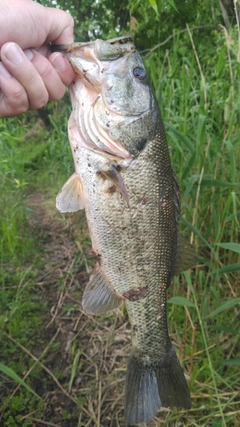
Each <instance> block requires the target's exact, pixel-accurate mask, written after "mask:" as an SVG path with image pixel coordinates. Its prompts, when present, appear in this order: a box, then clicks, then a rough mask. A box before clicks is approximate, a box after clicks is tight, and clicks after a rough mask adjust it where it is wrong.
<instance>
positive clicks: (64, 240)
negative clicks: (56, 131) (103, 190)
mask: <svg viewBox="0 0 240 427" xmlns="http://www.w3.org/2000/svg"><path fill="white" fill-rule="evenodd" d="M28 205H29V207H30V208H31V210H32V216H31V221H30V223H31V227H32V228H33V230H34V232H35V233H37V234H38V235H39V236H40V237H39V243H40V246H41V249H42V253H43V257H44V264H45V265H44V267H43V269H42V270H41V271H40V272H39V278H38V282H37V285H38V286H39V287H40V288H41V290H42V299H43V301H44V303H47V305H46V307H47V308H46V311H45V317H44V320H43V325H39V326H40V328H42V332H41V343H42V345H41V349H42V352H44V357H43V359H41V360H43V371H44V375H46V377H48V379H47V381H45V382H44V381H42V380H38V381H36V384H35V391H36V392H37V393H39V394H40V395H44V396H45V397H44V399H45V403H46V405H45V408H46V409H45V414H44V418H43V419H42V420H37V419H34V415H33V416H32V419H33V420H34V421H35V420H36V421H35V422H36V427H38V426H39V427H40V426H42V425H49V426H56V427H57V426H58V427H77V426H79V427H81V426H84V427H90V426H91V427H93V426H94V427H97V426H99V427H100V426H104V427H117V426H120V425H121V426H122V425H124V422H123V401H124V380H125V371H126V364H127V358H128V355H129V354H130V348H131V347H130V328H129V325H128V322H127V317H126V313H124V311H123V310H115V312H114V313H113V314H109V313H107V315H102V316H97V317H93V316H86V315H85V314H84V313H83V311H82V307H81V299H82V293H83V290H84V288H85V285H86V283H87V281H88V277H89V274H88V273H87V272H86V269H87V270H88V271H89V272H90V270H91V269H92V268H93V265H94V262H95V260H94V257H93V256H89V254H90V253H91V246H90V242H89V241H88V240H87V239H86V237H85V241H84V246H83V245H82V243H81V236H80V239H79V238H78V234H79V233H80V231H81V230H80V228H81V227H78V222H79V223H80V224H83V226H82V231H83V232H84V235H87V228H86V224H85V220H84V217H83V214H82V213H80V215H79V214H76V215H74V216H68V217H65V218H64V217H63V216H62V215H61V214H59V213H58V212H57V211H56V210H55V208H54V206H52V203H50V204H49V201H47V200H45V198H44V196H43V195H42V194H37V195H36V194H35V193H33V194H32V195H30V196H29V197H28ZM79 254H80V255H79ZM88 259H89V261H87V260H88ZM89 264H90V265H89ZM54 343H55V344H56V347H57V350H56V351H52V350H51V351H49V349H52V348H53V347H54ZM57 343H58V344H57ZM38 353H39V352H38ZM57 377H58V378H57ZM43 383H44V384H46V383H47V384H48V391H47V390H46V389H45V386H44V385H43Z"/></svg>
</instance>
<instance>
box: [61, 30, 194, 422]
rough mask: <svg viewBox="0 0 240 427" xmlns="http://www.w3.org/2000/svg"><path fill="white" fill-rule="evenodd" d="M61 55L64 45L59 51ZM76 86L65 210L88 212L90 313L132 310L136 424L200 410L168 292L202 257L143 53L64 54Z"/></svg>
mask: <svg viewBox="0 0 240 427" xmlns="http://www.w3.org/2000/svg"><path fill="white" fill-rule="evenodd" d="M58 50H59V47H58ZM61 50H62V51H63V52H65V54H66V56H67V58H68V59H69V61H70V63H71V64H72V66H73V68H74V70H75V72H76V78H75V80H74V82H73V83H72V85H71V87H70V93H71V100H72V108H73V110H72V114H71V117H70V119H69V128H68V131H69V141H70V144H71V148H72V154H73V158H74V163H75V169H76V172H75V173H74V174H73V176H72V177H71V178H70V179H69V180H68V181H67V183H66V184H65V185H64V187H63V189H62V190H61V192H60V193H59V195H58V196H57V208H58V209H59V210H60V212H75V211H77V210H79V209H85V210H86V216H87V221H88V226H89V230H90V235H91V240H92V246H93V250H94V252H95V254H96V256H97V259H98V263H97V266H96V269H95V271H94V272H93V273H92V275H91V277H90V281H89V283H88V285H87V287H86V289H85V292H84V295H83V309H84V310H85V312H86V313H91V314H100V313H104V312H106V311H108V310H112V309H114V308H116V307H118V306H119V305H120V304H121V303H122V302H123V301H125V303H126V308H127V312H128V315H129V319H130V323H131V330H132V354H131V356H130V359H129V363H128V368H127V377H126V390H125V419H126V423H127V424H128V425H132V424H136V423H140V422H145V421H147V420H150V419H151V418H153V417H154V416H155V414H156V413H157V411H158V410H159V408H160V407H161V406H164V407H173V406H176V407H183V408H187V409H188V408H190V407H191V399H190V394H189V389H188V386H187V382H186V379H185V377H184V373H183V369H182V367H181V366H180V363H179V360H178V358H177V356H176V353H175V350H174V348H173V346H172V343H171V340H170V338H169V335H168V328H167V318H166V299H167V297H166V292H167V288H168V287H169V286H170V284H171V281H172V278H173V275H174V274H175V273H176V272H177V271H179V270H184V269H187V268H189V267H190V266H191V265H192V264H193V261H194V260H195V256H194V255H193V251H192V248H190V246H189V245H188V244H186V243H185V242H184V241H183V240H182V238H181V237H180V236H179V234H178V221H179V216H180V198H179V186H178V182H177V178H176V175H175V173H174V172H173V169H172V166H171V162H170V157H169V152H168V147H167V143H166V138H165V132H164V127H163V123H162V119H161V115H160V112H159V108H158V105H157V102H156V100H155V96H154V94H153V92H152V89H151V87H150V84H149V82H148V78H147V75H146V70H145V67H144V64H143V61H142V59H141V57H140V55H139V54H138V53H137V52H136V51H135V47H134V44H133V42H132V39H131V38H130V37H128V36H125V37H120V38H117V39H113V40H109V41H102V40H96V41H95V42H90V43H74V44H73V45H69V46H63V47H62V48H61Z"/></svg>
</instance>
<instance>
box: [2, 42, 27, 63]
mask: <svg viewBox="0 0 240 427" xmlns="http://www.w3.org/2000/svg"><path fill="white" fill-rule="evenodd" d="M4 50H5V52H4V53H5V55H6V57H7V59H8V60H9V61H10V62H12V64H14V65H19V64H21V63H22V61H23V54H22V51H21V49H20V48H19V47H18V45H17V44H16V43H9V44H8V45H7V46H6V48H5V49H4Z"/></svg>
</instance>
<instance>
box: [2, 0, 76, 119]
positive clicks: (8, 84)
mask: <svg viewBox="0 0 240 427" xmlns="http://www.w3.org/2000/svg"><path fill="white" fill-rule="evenodd" d="M0 28H1V33H0V49H1V50H0V56H1V61H2V62H0V117H12V116H16V115H18V114H21V113H23V112H25V111H27V110H28V109H38V108H41V107H42V106H43V105H45V104H46V103H47V102H48V101H49V100H57V99H60V98H62V97H63V95H64V93H65V90H66V86H67V85H69V84H70V83H71V81H72V80H73V78H74V75H75V73H74V71H73V69H72V67H71V65H70V64H69V62H68V60H67V59H66V58H65V57H63V56H62V54H61V53H57V52H55V53H51V52H50V50H49V42H53V43H54V44H68V43H72V42H73V19H72V17H71V15H69V14H68V13H66V12H64V11H62V10H60V9H54V8H47V7H44V6H41V5H40V4H39V3H35V2H34V1H32V0H1V1H0Z"/></svg>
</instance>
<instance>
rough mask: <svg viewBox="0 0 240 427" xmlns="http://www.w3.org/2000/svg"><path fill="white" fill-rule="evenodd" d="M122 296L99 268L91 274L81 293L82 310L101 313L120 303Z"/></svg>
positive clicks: (89, 312)
mask: <svg viewBox="0 0 240 427" xmlns="http://www.w3.org/2000/svg"><path fill="white" fill-rule="evenodd" d="M121 303H122V298H121V297H119V296H118V295H117V293H116V292H115V290H114V289H113V287H112V286H111V285H110V284H109V283H108V282H107V280H106V278H105V277H104V274H103V273H102V271H101V270H98V271H97V272H96V273H94V274H92V276H91V277H90V280H89V282H88V284H87V286H86V289H85V291H84V294H83V300H82V305H83V310H84V311H85V312H86V313H88V314H102V313H106V312H107V311H109V310H113V309H114V308H117V307H119V306H120V305H121Z"/></svg>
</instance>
